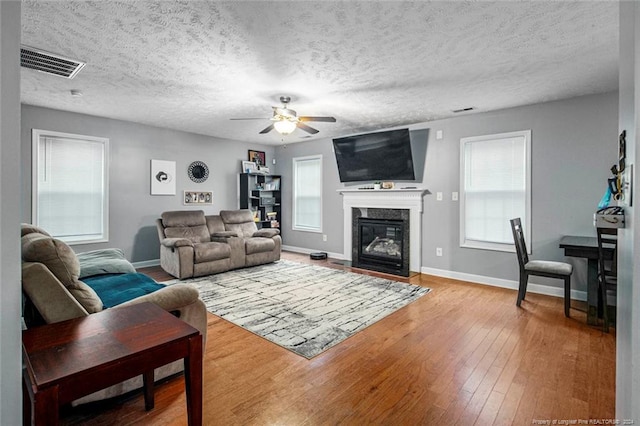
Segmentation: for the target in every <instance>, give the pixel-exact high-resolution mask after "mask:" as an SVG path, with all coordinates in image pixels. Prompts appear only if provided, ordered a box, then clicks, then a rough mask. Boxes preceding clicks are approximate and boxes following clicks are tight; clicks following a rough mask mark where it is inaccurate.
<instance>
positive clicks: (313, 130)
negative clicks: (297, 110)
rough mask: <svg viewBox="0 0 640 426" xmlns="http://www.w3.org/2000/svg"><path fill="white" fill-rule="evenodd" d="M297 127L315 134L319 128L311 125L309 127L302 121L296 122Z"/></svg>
mask: <svg viewBox="0 0 640 426" xmlns="http://www.w3.org/2000/svg"><path fill="white" fill-rule="evenodd" d="M298 129H300V130H304V131H305V132H307V133H311V134H312V135H315V134H316V133H318V132H319V131H320V130H317V129H314V128H313V127H309V126H307V125H306V124H302V123H298Z"/></svg>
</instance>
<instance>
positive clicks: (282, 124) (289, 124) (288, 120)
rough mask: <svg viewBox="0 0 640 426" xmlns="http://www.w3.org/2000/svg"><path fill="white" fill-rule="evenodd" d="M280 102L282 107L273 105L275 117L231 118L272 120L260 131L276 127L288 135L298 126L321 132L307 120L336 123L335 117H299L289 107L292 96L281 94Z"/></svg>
mask: <svg viewBox="0 0 640 426" xmlns="http://www.w3.org/2000/svg"><path fill="white" fill-rule="evenodd" d="M280 102H282V107H275V106H274V107H272V108H273V117H271V118H268V119H267V118H232V119H231V120H271V121H273V123H271V124H270V125H269V126H267V127H266V128H264V129H263V130H261V131H260V132H259V133H260V134H264V133H269V132H270V131H272V130H273V129H275V130H276V131H277V132H278V133H280V134H281V135H288V134H290V133H292V132H293V131H294V130H295V129H296V128H298V129H300V130H304V131H305V132H307V133H311V134H312V135H315V134H316V133H318V132H319V130H318V129H314V128H313V127H311V126H307V125H306V124H304V122H307V121H324V122H327V123H335V122H336V119H335V118H333V117H311V116H301V117H298V114H297V113H296V112H295V111H294V110H292V109H290V108H288V104H289V102H291V97H289V96H280Z"/></svg>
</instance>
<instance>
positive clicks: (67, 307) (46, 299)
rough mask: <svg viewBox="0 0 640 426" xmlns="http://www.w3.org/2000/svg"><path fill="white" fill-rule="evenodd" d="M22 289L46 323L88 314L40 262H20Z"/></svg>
mask: <svg viewBox="0 0 640 426" xmlns="http://www.w3.org/2000/svg"><path fill="white" fill-rule="evenodd" d="M22 290H23V291H24V293H25V294H26V295H27V297H29V299H30V300H31V302H32V303H33V305H34V306H35V308H36V309H37V310H38V312H39V313H40V315H41V316H42V318H43V319H44V320H45V321H46V322H47V324H51V323H54V322H60V321H65V320H68V319H72V318H79V317H84V316H87V315H89V313H88V312H87V311H86V309H84V308H83V307H82V305H81V304H80V302H78V301H77V300H76V298H75V297H73V295H72V294H71V293H70V292H69V290H67V288H66V287H65V286H64V285H63V284H62V283H61V282H60V281H59V280H58V279H57V278H56V277H55V275H53V274H52V273H51V271H49V268H47V267H46V266H45V265H43V264H42V263H38V262H24V263H23V264H22Z"/></svg>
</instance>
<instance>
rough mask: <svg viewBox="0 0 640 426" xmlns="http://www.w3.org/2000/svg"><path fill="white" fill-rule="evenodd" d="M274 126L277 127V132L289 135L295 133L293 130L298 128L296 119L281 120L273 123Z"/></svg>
mask: <svg viewBox="0 0 640 426" xmlns="http://www.w3.org/2000/svg"><path fill="white" fill-rule="evenodd" d="M273 127H274V128H275V129H276V132H278V133H280V134H281V135H288V134H290V133H293V131H294V130H295V129H296V123H295V121H289V120H280V121H276V122H275V123H273Z"/></svg>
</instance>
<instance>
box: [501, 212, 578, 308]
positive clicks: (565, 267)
mask: <svg viewBox="0 0 640 426" xmlns="http://www.w3.org/2000/svg"><path fill="white" fill-rule="evenodd" d="M510 222H511V231H512V232H513V242H514V243H515V246H516V253H517V255H518V263H519V265H520V286H519V288H518V300H517V301H516V305H517V306H518V307H519V306H520V304H521V303H522V301H523V300H524V297H525V294H526V293H527V282H528V281H529V275H537V276H540V277H547V278H557V279H560V280H564V315H565V316H566V317H568V316H569V308H570V307H571V273H572V272H573V266H572V265H570V264H569V263H564V262H553V261H548V260H529V255H528V254H527V245H526V244H525V242H524V233H523V231H522V223H521V222H520V218H516V219H511V221H510Z"/></svg>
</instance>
